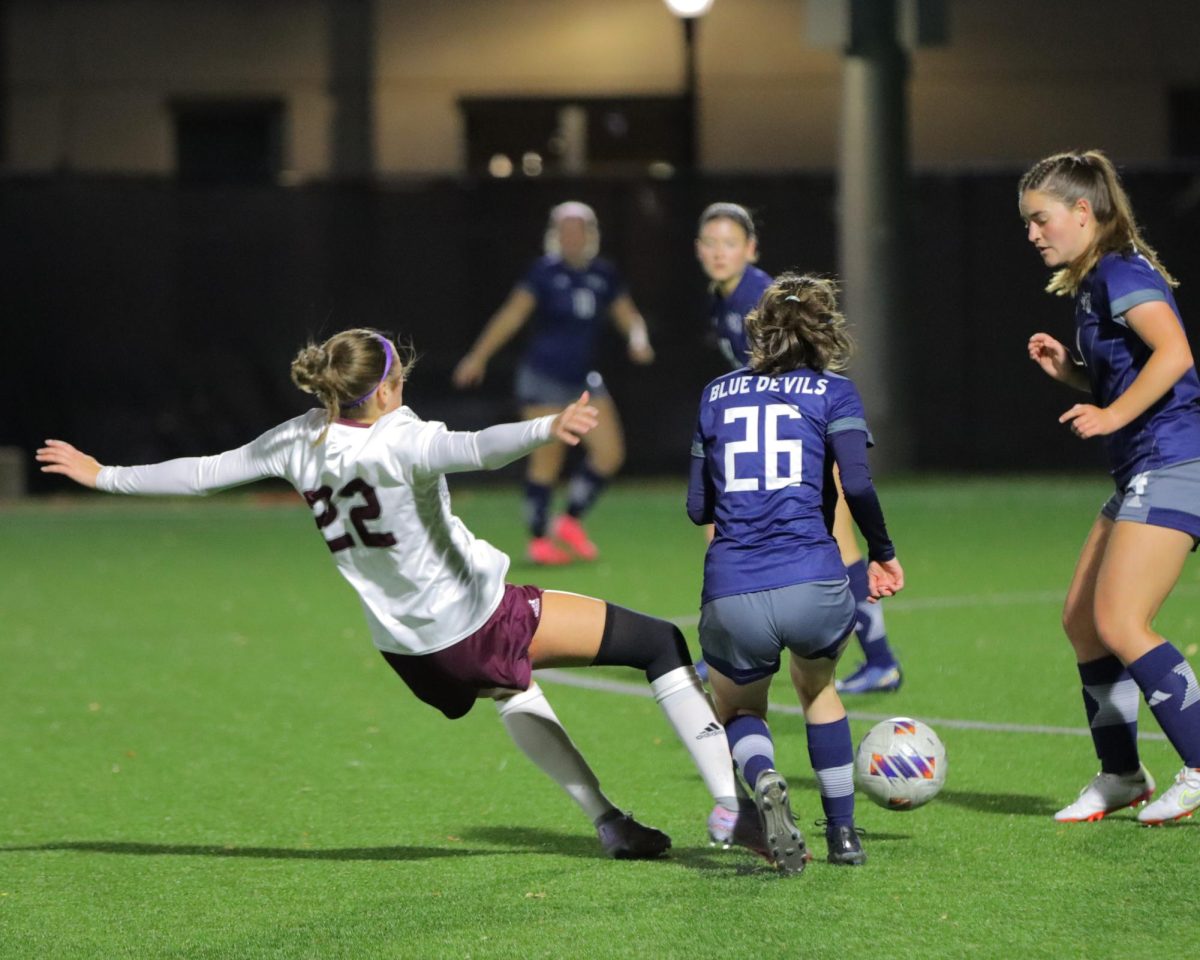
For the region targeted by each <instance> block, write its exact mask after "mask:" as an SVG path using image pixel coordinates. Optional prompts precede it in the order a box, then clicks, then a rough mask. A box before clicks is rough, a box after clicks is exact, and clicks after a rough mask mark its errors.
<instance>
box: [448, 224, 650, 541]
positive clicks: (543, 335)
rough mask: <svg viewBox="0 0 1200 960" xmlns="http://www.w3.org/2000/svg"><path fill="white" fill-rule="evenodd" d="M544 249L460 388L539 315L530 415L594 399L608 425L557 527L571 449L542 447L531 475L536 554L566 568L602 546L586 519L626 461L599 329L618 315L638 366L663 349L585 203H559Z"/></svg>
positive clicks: (463, 366)
mask: <svg viewBox="0 0 1200 960" xmlns="http://www.w3.org/2000/svg"><path fill="white" fill-rule="evenodd" d="M544 247H545V255H544V256H542V257H540V258H538V259H537V260H536V261H535V262H534V264H533V265H532V266H531V267H530V268H529V271H528V272H527V273H526V274H525V276H524V277H523V278H522V280H521V281H520V283H518V284H517V286H516V288H515V289H514V290H513V291H512V293H511V294H510V295H509V297H508V299H507V300H505V301H504V303H503V304H502V305H501V307H500V309H499V310H497V311H496V313H495V314H493V316H492V318H491V319H490V320H489V321H488V323H487V325H486V326H485V327H484V328H483V331H482V332H481V333H480V334H479V337H478V338H477V339H476V341H475V344H474V345H473V346H472V347H471V349H470V351H469V352H468V353H467V354H466V356H464V357H463V358H462V360H461V361H460V362H459V364H458V366H457V367H455V369H454V374H453V380H454V384H455V385H456V386H458V387H460V388H461V387H470V386H475V385H477V384H479V383H480V382H482V380H483V378H484V374H485V373H486V370H487V365H488V362H489V361H490V360H491V358H492V357H493V355H495V354H496V352H497V351H499V350H500V349H501V348H502V347H503V346H504V345H505V344H506V343H508V341H509V340H511V339H512V338H513V337H514V336H515V335H516V334H517V332H518V331H519V330H520V329H521V328H522V327H524V326H525V325H526V323H527V322H528V321H530V319H531V318H532V323H531V324H530V326H531V330H530V333H529V338H528V341H527V343H526V346H525V351H524V353H523V355H522V357H521V362H520V366H519V367H518V369H517V377H516V394H517V400H518V401H519V402H520V404H521V408H522V410H521V415H522V416H524V417H527V418H533V417H540V416H544V415H546V414H548V413H550V412H551V411H553V410H558V409H560V408H561V407H562V406H563V405H564V404H566V403H568V402H570V401H571V400H572V399H573V398H575V397H578V396H579V394H580V392H581V391H582V390H587V391H589V393H590V394H591V397H592V403H593V405H594V406H595V407H596V408H597V409H598V410H599V411H600V421H599V423H598V424H597V426H596V429H595V430H593V431H592V432H591V433H590V434H588V436H586V437H585V438H584V440H583V444H584V448H585V450H586V452H587V456H586V457H585V458H584V460H583V461H582V462H581V463H580V465H579V467H578V469H577V470H576V471H575V473H574V475H573V476H572V477H571V479H570V483H569V484H568V488H567V504H566V510H565V512H564V513H563V514H562V516H560V517H558V519H557V520H555V521H554V523H553V525H551V524H550V501H551V498H552V495H553V491H554V485H555V484H556V483H557V482H558V478H559V475H560V473H561V472H562V467H563V460H564V457H565V455H566V450H565V449H564V448H563V446H562V445H561V444H550V445H547V446H544V447H541V448H540V449H538V450H536V451H534V452H533V454H532V455H531V456H530V457H529V461H528V468H527V470H526V474H525V505H526V519H527V522H528V525H529V533H530V541H529V547H528V550H527V555H528V558H529V559H530V560H531V561H532V562H534V563H539V564H563V563H568V562H570V561H571V560H572V559H573V558H575V557H579V558H581V559H584V560H591V559H594V558H595V557H596V555H597V549H596V545H595V544H594V543H592V541H591V539H590V538H589V537H588V535H587V532H586V531H585V530H584V528H583V524H582V523H581V520H582V518H583V516H584V515H585V514H586V513H587V512H588V511H589V510H590V509H591V508H592V506H593V505H594V504H595V502H596V499H597V498H598V497H599V496H600V493H601V491H603V489H604V487H605V485H606V484H607V483H608V481H609V479H610V478H611V477H612V476H613V475H614V474H615V473H616V472H617V471H618V470H619V469H620V468H621V464H622V463H623V462H624V459H625V440H624V436H623V433H622V430H621V420H620V418H619V416H618V415H617V408H616V406H615V405H614V404H613V401H612V398H611V397H610V396H609V393H608V391H607V389H606V388H605V386H604V380H603V378H602V377H601V376H600V374H599V373H598V372H596V371H595V370H594V369H593V363H594V362H595V353H596V341H597V338H598V336H599V333H600V330H601V328H602V327H603V325H604V323H605V322H606V321H607V320H609V319H611V320H612V322H613V323H614V324H615V325H616V326H617V328H618V329H619V330H620V332H621V333H622V334H623V335H624V336H625V338H626V341H627V343H628V349H629V357H630V359H631V360H633V362H634V363H640V364H647V363H651V362H653V360H654V350H653V348H652V347H651V346H650V337H649V335H648V333H647V332H646V322H645V321H644V320H643V319H642V316H641V314H640V313H639V312H638V309H637V307H636V306H635V305H634V302H633V299H632V298H631V297H630V295H629V292H628V290H627V289H626V287H625V283H624V281H623V280H622V279H621V276H620V274H619V273H618V271H617V268H616V267H615V266H613V264H612V263H610V262H609V261H607V260H605V259H603V258H602V257H599V256H598V255H597V254H598V253H599V249H600V228H599V224H598V223H597V220H596V214H595V212H594V211H593V210H592V208H591V207H589V206H588V205H587V204H585V203H579V202H578V201H567V202H566V203H560V204H559V205H558V206H556V207H554V208H553V209H552V210H551V211H550V222H549V225H548V227H547V229H546V236H545V241H544ZM548 534H549V535H548Z"/></svg>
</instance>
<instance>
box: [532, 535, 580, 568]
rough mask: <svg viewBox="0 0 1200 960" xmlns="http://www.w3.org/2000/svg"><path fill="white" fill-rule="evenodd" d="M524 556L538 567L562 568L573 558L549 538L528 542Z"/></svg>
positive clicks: (536, 538) (534, 539) (537, 538)
mask: <svg viewBox="0 0 1200 960" xmlns="http://www.w3.org/2000/svg"><path fill="white" fill-rule="evenodd" d="M525 556H526V557H528V558H529V562H530V563H536V564H537V565H538V566H540V567H562V566H566V565H567V564H568V563H571V562H572V561H573V560H574V559H575V558H574V557H572V556H571V554H569V553H568V552H567V551H566V550H564V549H563V548H562V547H560V546H559V545H558V544H557V543H555V542H554V541H553V540H551V539H550V538H549V537H534V538H533V539H532V540H530V541H529V547H528V548H527V549H526V551H525Z"/></svg>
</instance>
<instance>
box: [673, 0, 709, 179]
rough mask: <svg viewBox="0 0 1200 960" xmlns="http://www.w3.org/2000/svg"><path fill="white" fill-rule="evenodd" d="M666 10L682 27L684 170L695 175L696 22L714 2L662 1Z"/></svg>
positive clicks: (697, 159)
mask: <svg viewBox="0 0 1200 960" xmlns="http://www.w3.org/2000/svg"><path fill="white" fill-rule="evenodd" d="M664 2H665V3H666V5H667V9H668V10H670V11H671V13H672V14H673V15H674V16H676V17H678V18H679V20H680V22H681V23H682V24H683V111H682V113H683V130H684V148H683V168H684V170H685V171H686V172H687V173H689V174H692V173H695V172H696V169H697V167H698V166H699V161H700V147H699V131H698V127H699V123H698V118H697V113H698V111H697V109H696V107H697V101H698V100H699V83H698V80H697V71H696V34H697V31H698V29H699V28H698V27H697V21H698V20H699V19H700V18H701V17H702V16H704V15H705V14H706V13H708V11H709V9H710V8H711V7H712V5H713V0H664Z"/></svg>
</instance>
